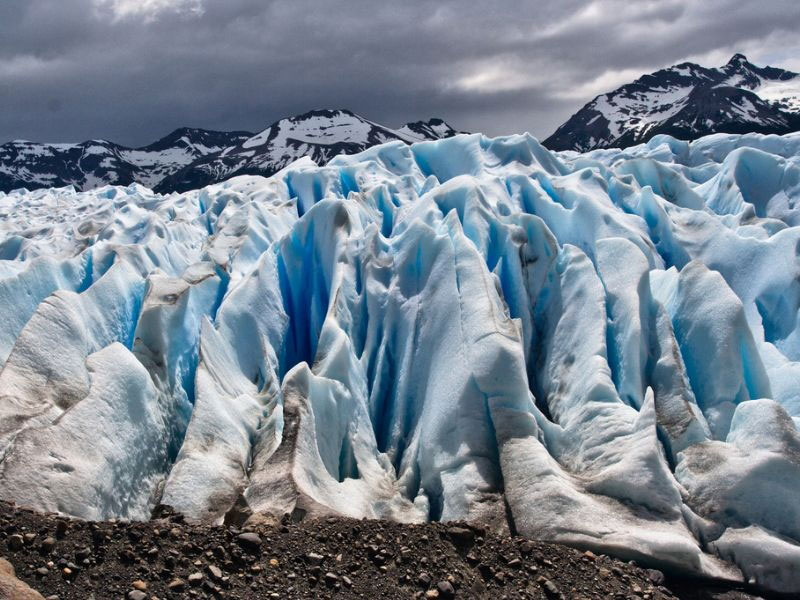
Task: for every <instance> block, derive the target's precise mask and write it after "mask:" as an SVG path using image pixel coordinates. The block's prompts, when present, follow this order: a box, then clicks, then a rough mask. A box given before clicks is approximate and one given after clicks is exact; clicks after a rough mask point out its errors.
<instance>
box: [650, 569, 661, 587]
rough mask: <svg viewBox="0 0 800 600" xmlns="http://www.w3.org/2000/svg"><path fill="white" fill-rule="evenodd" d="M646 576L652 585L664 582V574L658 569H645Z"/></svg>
mask: <svg viewBox="0 0 800 600" xmlns="http://www.w3.org/2000/svg"><path fill="white" fill-rule="evenodd" d="M647 578H648V579H649V580H650V581H651V582H652V583H653V585H663V584H664V579H665V577H664V574H663V573H662V572H661V571H659V570H658V569H647Z"/></svg>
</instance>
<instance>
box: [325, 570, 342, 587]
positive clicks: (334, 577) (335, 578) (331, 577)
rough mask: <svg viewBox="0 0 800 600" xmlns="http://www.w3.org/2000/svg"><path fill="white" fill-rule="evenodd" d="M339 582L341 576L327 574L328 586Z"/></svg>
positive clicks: (326, 581)
mask: <svg viewBox="0 0 800 600" xmlns="http://www.w3.org/2000/svg"><path fill="white" fill-rule="evenodd" d="M338 581H339V576H338V575H336V573H332V572H330V571H328V572H327V573H325V583H327V584H328V585H335V584H336V583H337V582H338Z"/></svg>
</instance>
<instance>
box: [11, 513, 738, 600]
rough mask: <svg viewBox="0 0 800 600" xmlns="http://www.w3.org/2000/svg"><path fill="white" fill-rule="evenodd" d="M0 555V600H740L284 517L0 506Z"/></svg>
mask: <svg viewBox="0 0 800 600" xmlns="http://www.w3.org/2000/svg"><path fill="white" fill-rule="evenodd" d="M0 556H2V557H4V558H6V559H7V560H8V561H9V562H10V563H11V565H12V566H13V568H14V569H15V570H16V577H18V578H19V579H20V580H21V582H18V581H16V580H13V579H11V578H10V577H9V575H8V573H7V571H8V570H9V569H6V574H5V575H4V572H3V569H2V568H0V599H2V598H3V597H4V590H8V589H12V590H16V591H12V592H8V591H6V592H5V597H7V598H14V599H15V600H16V599H26V600H27V598H32V599H33V598H39V596H38V595H36V594H35V592H30V593H31V595H27V594H28V592H22V591H19V590H21V589H22V587H19V586H20V585H22V582H24V583H27V584H28V585H29V586H30V587H31V588H33V589H34V590H37V591H38V592H40V593H41V596H42V597H44V598H47V599H50V600H55V599H58V600H68V599H80V600H86V599H91V598H94V599H96V600H100V599H101V598H120V599H121V598H127V599H129V600H157V599H161V600H166V599H173V598H231V599H237V598H238V599H241V600H245V599H251V598H252V599H255V598H259V599H261V598H369V599H372V598H379V599H381V600H388V599H391V598H404V599H410V598H442V599H450V598H492V599H495V598H497V599H508V600H511V599H525V598H531V599H532V598H547V599H554V598H570V599H572V598H576V599H577V598H585V599H588V598H628V599H641V600H656V599H667V598H692V599H695V598H696V599H701V598H708V599H710V598H715V599H723V598H724V599H727V600H734V599H743V598H752V597H753V596H750V595H747V594H746V593H744V592H741V591H736V590H733V589H730V588H725V587H720V588H714V587H713V586H710V585H709V584H708V583H703V584H700V583H698V582H687V581H680V580H674V581H673V580H671V579H665V577H664V575H663V574H662V573H660V572H659V571H654V570H647V569H642V568H639V567H637V566H635V565H633V564H628V563H624V562H621V561H618V560H614V559H611V558H609V557H607V556H595V555H594V554H592V553H590V552H580V551H578V550H574V549H571V548H567V547H565V546H560V545H557V544H546V543H539V542H531V541H528V540H524V539H522V538H517V537H508V536H502V535H495V534H494V533H491V532H487V531H485V530H483V529H482V528H480V527H476V526H475V525H465V524H455V523H448V524H440V523H427V524H422V525H403V524H399V523H393V522H386V521H366V520H362V521H357V520H351V519H344V518H327V519H318V520H303V521H300V522H297V523H295V522H292V520H291V519H290V518H286V519H284V521H283V522H282V523H280V524H277V525H273V526H269V525H256V526H253V527H245V528H243V529H241V530H240V529H237V528H235V527H230V526H229V527H222V526H220V527H210V526H206V525H202V524H197V523H189V522H186V521H185V520H184V519H183V517H182V516H181V515H177V514H172V513H171V511H169V510H168V509H166V510H164V511H163V512H162V513H161V516H160V518H157V519H154V520H152V521H149V522H145V523H138V522H135V523H131V522H126V521H118V522H113V521H112V522H102V523H89V522H84V521H77V520H69V519H65V518H62V517H58V516H57V515H42V514H38V513H34V512H31V511H28V510H24V509H21V508H17V507H14V506H11V505H8V504H4V503H0ZM2 566H3V564H2V563H1V562H0V567H2ZM9 582H11V583H9ZM4 585H5V587H4ZM13 586H17V587H13Z"/></svg>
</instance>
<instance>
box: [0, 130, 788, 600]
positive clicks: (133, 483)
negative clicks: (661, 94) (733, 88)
mask: <svg viewBox="0 0 800 600" xmlns="http://www.w3.org/2000/svg"><path fill="white" fill-rule="evenodd" d="M0 258H1V260H0V298H2V306H3V309H4V318H3V319H2V320H0V361H1V362H2V370H1V371H0V497H2V498H4V499H6V500H11V501H15V502H17V503H20V504H23V505H27V506H31V507H34V508H36V509H39V510H45V511H57V512H61V513H64V514H69V515H73V516H77V517H81V518H87V519H110V518H127V519H147V518H150V515H151V512H152V511H153V510H154V507H156V506H157V505H158V504H162V503H163V504H168V505H171V506H173V507H175V509H177V510H179V511H181V512H183V513H184V514H186V515H187V516H188V517H191V518H195V519H201V520H204V521H207V522H211V523H229V522H236V520H237V519H240V520H241V519H245V518H250V519H252V520H256V519H266V520H270V519H277V518H280V517H281V516H282V515H284V514H287V513H288V514H291V515H294V516H295V517H297V518H302V517H303V516H304V515H310V516H317V515H325V514H340V515H346V516H350V517H356V518H360V517H368V518H390V519H397V520H401V521H408V522H414V521H424V520H444V521H446V520H455V519H467V520H474V521H480V522H483V523H488V524H490V525H492V526H496V527H499V528H504V529H506V530H508V531H510V532H513V533H518V534H520V535H523V536H528V537H531V538H537V539H543V540H550V541H556V542H561V543H564V544H569V545H572V546H575V547H579V548H584V549H591V550H593V551H597V552H604V553H609V554H613V555H615V556H618V557H621V558H624V559H628V560H636V561H637V562H640V563H642V564H646V565H651V566H654V567H658V568H661V569H665V570H667V571H670V572H676V573H683V574H692V575H700V576H710V577H719V578H726V579H732V580H745V581H749V582H751V583H754V584H758V585H760V586H762V587H764V588H765V589H769V590H773V591H780V592H798V591H800V571H798V569H797V568H796V565H797V564H800V433H798V427H800V134H789V135H786V136H763V135H758V134H748V135H721V134H719V135H712V136H709V137H705V138H701V139H699V140H696V141H694V142H691V143H689V142H683V141H679V140H677V139H674V138H671V137H668V136H664V135H662V136H657V137H655V138H653V139H652V140H650V141H649V142H648V143H647V144H643V145H639V146H634V147H631V148H627V149H625V150H615V149H610V150H596V151H593V152H589V153H585V154H578V153H575V152H569V151H565V152H560V153H556V152H550V151H548V150H546V149H545V148H544V147H542V146H541V145H540V144H539V143H538V141H537V140H535V139H534V138H533V137H531V136H530V135H527V134H526V135H516V136H508V137H500V138H494V139H492V138H487V137H485V136H481V135H478V134H475V135H459V136H456V137H453V138H449V139H445V140H440V141H431V142H420V143H415V144H413V145H410V146H408V145H406V144H404V143H402V142H390V143H387V144H384V145H380V146H375V147H372V148H370V149H368V150H366V151H364V152H361V153H360V154H355V155H351V156H345V155H340V156H337V157H335V158H333V159H332V160H331V161H330V162H329V163H328V164H327V165H326V166H323V167H320V166H317V165H316V164H314V163H313V161H311V160H310V159H308V158H306V159H301V160H299V161H296V162H294V163H292V164H291V165H288V166H287V167H285V168H284V169H283V170H281V171H280V172H278V173H276V174H275V175H274V176H272V177H270V178H263V177H259V176H240V177H235V178H233V179H230V180H228V181H226V182H223V183H219V184H215V185H211V186H208V187H205V188H202V189H199V190H194V191H190V192H185V193H172V194H168V195H161V194H156V193H154V192H152V191H150V190H149V189H147V188H145V187H142V186H140V185H138V184H133V185H130V186H128V187H111V186H107V187H103V188H99V189H96V190H92V191H86V192H79V191H76V190H74V189H73V188H69V187H67V188H58V189H47V190H45V189H42V190H35V191H27V190H15V191H12V192H10V193H7V194H4V193H0Z"/></svg>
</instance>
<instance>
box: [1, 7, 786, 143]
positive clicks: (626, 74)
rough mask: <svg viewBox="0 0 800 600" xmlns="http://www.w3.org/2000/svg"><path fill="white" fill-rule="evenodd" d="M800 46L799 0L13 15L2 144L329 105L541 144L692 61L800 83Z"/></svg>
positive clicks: (263, 122)
mask: <svg viewBox="0 0 800 600" xmlns="http://www.w3.org/2000/svg"><path fill="white" fill-rule="evenodd" d="M798 32H800V1H798V0H759V1H752V0H703V1H702V2H700V1H695V0H658V1H650V0H597V1H594V2H586V1H577V0H553V1H549V0H548V1H541V0H540V1H536V2H533V1H531V0H519V1H502V0H497V1H487V0H483V1H481V2H472V1H469V0H452V1H451V0H439V1H436V2H433V1H428V0H403V1H393V2H380V1H379V0H346V1H345V0H287V1H270V0H0V143H2V142H4V141H8V140H11V139H18V138H23V139H31V140H36V141H55V142H58V141H81V140H84V139H91V138H98V137H103V138H107V139H111V140H114V141H116V142H119V143H123V144H128V145H141V144H145V143H148V142H150V141H153V140H155V139H156V138H158V137H161V136H162V135H165V134H166V133H168V132H169V131H171V130H173V129H175V128H176V127H179V126H184V125H185V126H193V127H204V128H209V129H225V130H231V129H245V130H250V131H259V130H261V129H263V128H265V127H266V126H267V125H269V124H270V123H271V122H273V121H275V120H276V119H278V118H281V117H284V116H289V115H293V114H297V113H301V112H304V111H306V110H309V109H312V108H323V107H324V108H350V109H351V110H353V111H355V112H357V113H360V114H361V115H363V116H365V117H367V118H369V119H372V120H375V121H379V122H381V123H385V124H387V125H390V126H399V125H401V124H402V123H404V122H406V121H411V120H418V119H423V118H428V117H431V116H440V117H443V118H444V119H446V120H447V121H449V122H450V123H451V124H452V125H453V126H455V127H457V128H461V129H466V130H471V131H483V132H485V133H488V134H491V135H497V134H503V133H519V132H522V131H530V132H531V133H533V134H534V135H536V136H538V137H540V138H544V137H546V136H547V135H549V134H550V133H552V131H553V130H554V129H555V128H556V127H557V126H558V125H559V124H560V123H561V122H563V121H564V120H565V119H566V118H568V117H569V116H570V115H571V114H572V113H574V112H575V111H576V110H577V109H578V108H580V107H581V106H582V105H583V104H585V103H586V102H587V101H588V100H590V99H591V98H592V97H593V96H595V95H597V94H598V93H601V92H604V91H609V90H611V89H613V88H615V87H616V86H618V85H620V84H622V83H626V82H628V81H630V80H632V79H634V78H636V77H638V76H639V75H641V74H643V73H647V72H651V71H653V70H656V69H658V68H660V67H664V66H668V65H671V64H675V63H676V62H680V61H683V60H691V61H695V62H699V63H700V64H703V65H706V66H719V65H722V64H724V63H725V62H727V60H728V59H729V58H730V56H731V55H732V54H733V53H734V52H743V53H745V54H746V55H747V56H748V58H749V59H750V60H751V61H752V62H755V63H756V64H760V65H764V64H770V65H774V66H781V67H784V68H791V69H794V70H798V71H800V38H798V35H797V33H798Z"/></svg>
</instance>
